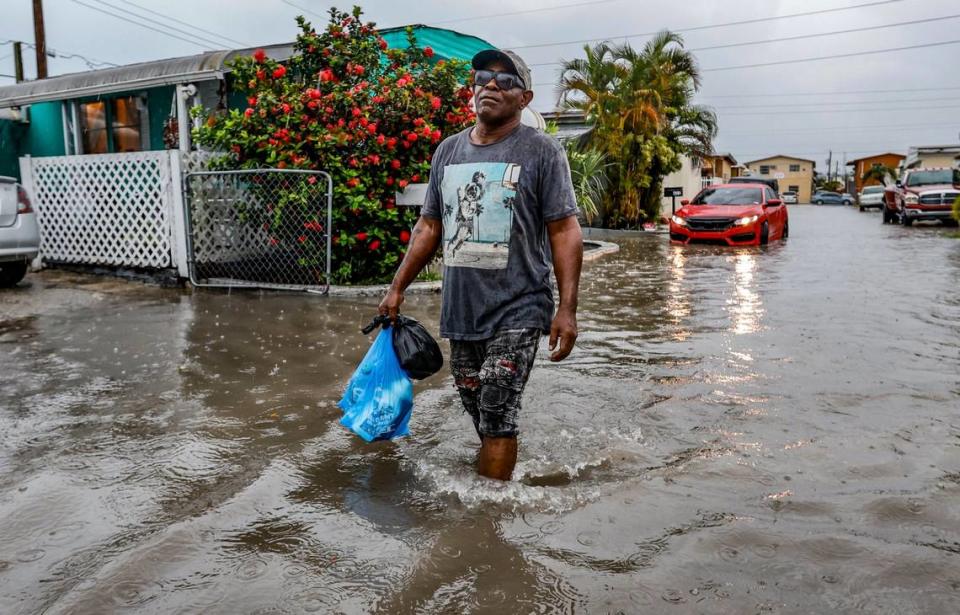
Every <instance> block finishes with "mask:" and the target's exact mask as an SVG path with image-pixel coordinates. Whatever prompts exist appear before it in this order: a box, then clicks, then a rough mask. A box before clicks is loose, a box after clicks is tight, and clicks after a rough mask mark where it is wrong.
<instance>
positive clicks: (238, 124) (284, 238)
mask: <svg viewBox="0 0 960 615" xmlns="http://www.w3.org/2000/svg"><path fill="white" fill-rule="evenodd" d="M361 14H362V13H361V10H360V8H359V7H356V8H354V10H353V13H352V14H347V13H344V12H341V11H338V10H337V9H330V20H329V22H328V24H327V26H326V29H325V30H324V31H322V32H317V31H316V30H315V29H314V28H313V26H312V25H311V24H310V23H309V22H307V21H306V20H305V19H304V18H303V17H298V18H297V24H298V25H299V28H300V33H299V34H298V35H297V40H296V43H295V52H294V55H293V56H292V57H291V58H290V59H289V60H286V61H285V62H284V63H283V64H280V63H278V62H276V61H274V60H271V59H270V58H268V57H267V56H266V54H265V53H264V52H263V51H262V50H257V51H256V52H255V53H254V54H253V55H252V56H248V57H240V58H237V60H236V61H235V62H234V63H233V65H232V67H231V68H232V71H233V73H232V77H233V84H234V88H235V89H236V90H238V91H239V92H241V93H242V94H243V95H244V96H245V97H246V99H247V101H246V102H247V106H246V108H243V109H232V110H230V111H229V112H227V113H225V114H222V115H218V114H209V115H208V114H206V113H204V112H201V115H204V116H205V117H204V120H205V121H204V122H203V124H202V125H201V127H200V128H198V129H196V130H195V132H194V137H195V139H196V140H197V142H198V143H200V144H201V145H203V146H205V147H208V148H210V149H213V150H216V151H222V152H226V154H225V155H223V156H221V157H219V158H217V159H216V160H214V161H213V163H212V165H213V167H214V168H219V169H255V168H270V167H274V168H280V169H310V170H321V171H326V172H327V173H330V175H331V176H332V177H333V190H334V192H333V203H334V211H333V229H332V233H333V278H334V279H333V281H334V282H335V283H365V282H376V281H383V280H387V279H389V277H390V276H391V275H392V273H393V271H394V270H395V269H396V266H397V263H398V261H399V259H400V258H402V255H403V253H404V250H405V248H406V243H407V242H408V241H409V239H410V233H409V228H410V226H411V225H412V223H413V221H414V219H415V214H414V212H413V211H411V210H410V209H408V208H397V207H396V202H395V198H394V194H395V192H396V191H397V190H402V189H404V188H405V187H406V186H407V185H408V184H413V183H420V182H426V181H427V176H428V173H429V171H430V159H431V157H432V154H433V151H434V150H435V149H436V147H437V145H438V144H439V142H440V140H441V139H443V138H444V137H446V136H448V135H450V134H453V133H455V132H457V131H460V130H462V129H463V128H465V127H466V126H469V125H470V124H471V123H472V122H473V119H474V115H473V112H472V111H471V109H470V107H469V101H470V97H471V95H472V91H471V89H470V88H469V87H468V86H467V85H466V83H467V81H468V79H469V77H470V68H469V65H468V64H467V63H466V62H464V61H460V60H449V61H444V60H437V59H436V58H435V57H434V55H435V54H434V52H433V50H432V49H431V48H430V47H423V48H421V47H419V46H418V45H417V42H416V39H415V36H414V34H413V31H412V29H410V30H408V32H407V38H408V43H409V46H408V48H406V49H388V48H387V43H386V41H384V39H383V38H382V37H381V36H380V35H379V33H378V32H377V30H376V27H375V25H374V24H373V23H372V22H367V23H364V22H362V21H361V19H360V17H361ZM306 206H308V203H307V202H306V201H305V200H304V194H288V195H286V196H285V197H284V198H283V199H281V200H280V201H279V202H278V204H277V206H276V207H275V208H274V209H273V210H272V211H271V212H270V215H269V216H267V217H266V220H265V221H264V222H262V223H263V224H266V225H267V226H265V227H264V228H265V229H266V230H267V231H268V232H270V233H271V237H272V241H274V242H276V243H281V244H285V243H287V242H299V243H300V244H301V246H300V247H301V248H302V247H303V245H302V244H304V243H305V242H304V241H302V238H303V237H304V236H306V237H308V238H309V237H310V235H309V234H307V235H305V234H304V233H303V230H302V229H300V228H291V226H290V218H291V216H292V214H293V212H294V210H293V209H290V208H299V211H296V213H297V217H296V219H297V224H298V225H303V226H306V224H311V222H312V223H313V224H314V226H312V229H313V230H322V229H321V227H322V225H323V224H325V212H324V211H317V212H308V214H309V215H310V216H313V215H314V214H315V217H313V218H310V219H309V220H308V222H306V223H304V222H302V220H303V219H304V218H303V216H304V211H303V207H306ZM285 212H288V213H289V214H290V215H287V213H285ZM257 223H261V221H260V220H259V219H258V220H257ZM306 230H310V229H306ZM316 243H317V246H316V249H317V251H318V252H319V251H320V250H322V248H323V245H322V242H319V241H318V242H316ZM308 260H310V259H308Z"/></svg>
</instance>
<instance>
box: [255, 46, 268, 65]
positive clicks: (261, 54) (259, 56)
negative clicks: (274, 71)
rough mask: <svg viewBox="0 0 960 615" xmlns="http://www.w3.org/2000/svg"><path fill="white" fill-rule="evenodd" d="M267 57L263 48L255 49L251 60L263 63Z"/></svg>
mask: <svg viewBox="0 0 960 615" xmlns="http://www.w3.org/2000/svg"><path fill="white" fill-rule="evenodd" d="M266 59H267V52H265V51H264V50H263V49H257V50H256V51H254V52H253V61H254V62H256V63H257V64H263V61H264V60H266Z"/></svg>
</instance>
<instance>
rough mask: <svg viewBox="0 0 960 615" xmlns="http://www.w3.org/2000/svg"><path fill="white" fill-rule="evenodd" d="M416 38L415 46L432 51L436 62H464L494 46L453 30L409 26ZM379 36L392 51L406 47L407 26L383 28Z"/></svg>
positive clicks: (419, 25)
mask: <svg viewBox="0 0 960 615" xmlns="http://www.w3.org/2000/svg"><path fill="white" fill-rule="evenodd" d="M410 27H412V28H413V33H414V35H415V36H416V37H417V45H419V46H420V47H430V48H432V49H433V51H434V53H435V54H436V55H435V56H434V59H438V60H451V59H454V58H456V59H458V60H466V61H468V62H469V61H470V58H472V57H473V56H475V55H476V54H477V52H480V51H483V50H484V49H494V46H493V45H491V44H490V43H488V42H487V41H485V40H483V39H482V38H477V37H476V36H470V35H467V34H461V33H460V32H456V31H454V30H445V29H443V28H433V27H431V26H425V25H422V24H416V25H413V26H410ZM380 35H381V36H383V38H384V39H385V40H386V41H387V45H389V46H390V47H392V48H394V49H405V48H406V47H407V26H404V27H401V28H385V29H383V30H380Z"/></svg>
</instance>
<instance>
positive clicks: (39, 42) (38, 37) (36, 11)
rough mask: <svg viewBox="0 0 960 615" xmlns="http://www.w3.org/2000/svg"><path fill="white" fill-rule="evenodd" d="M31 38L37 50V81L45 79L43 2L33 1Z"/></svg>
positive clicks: (39, 0)
mask: <svg viewBox="0 0 960 615" xmlns="http://www.w3.org/2000/svg"><path fill="white" fill-rule="evenodd" d="M33 38H34V42H35V43H36V50H37V79H46V78H47V37H46V35H45V34H44V33H43V0H33Z"/></svg>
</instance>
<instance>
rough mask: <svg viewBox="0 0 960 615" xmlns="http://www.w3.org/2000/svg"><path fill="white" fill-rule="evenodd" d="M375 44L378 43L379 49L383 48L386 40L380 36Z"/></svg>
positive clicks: (385, 45) (385, 46)
mask: <svg viewBox="0 0 960 615" xmlns="http://www.w3.org/2000/svg"><path fill="white" fill-rule="evenodd" d="M377 44H378V45H380V49H384V50H385V49H386V48H387V41H385V40H383V39H382V38H381V39H379V40H378V41H377Z"/></svg>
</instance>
